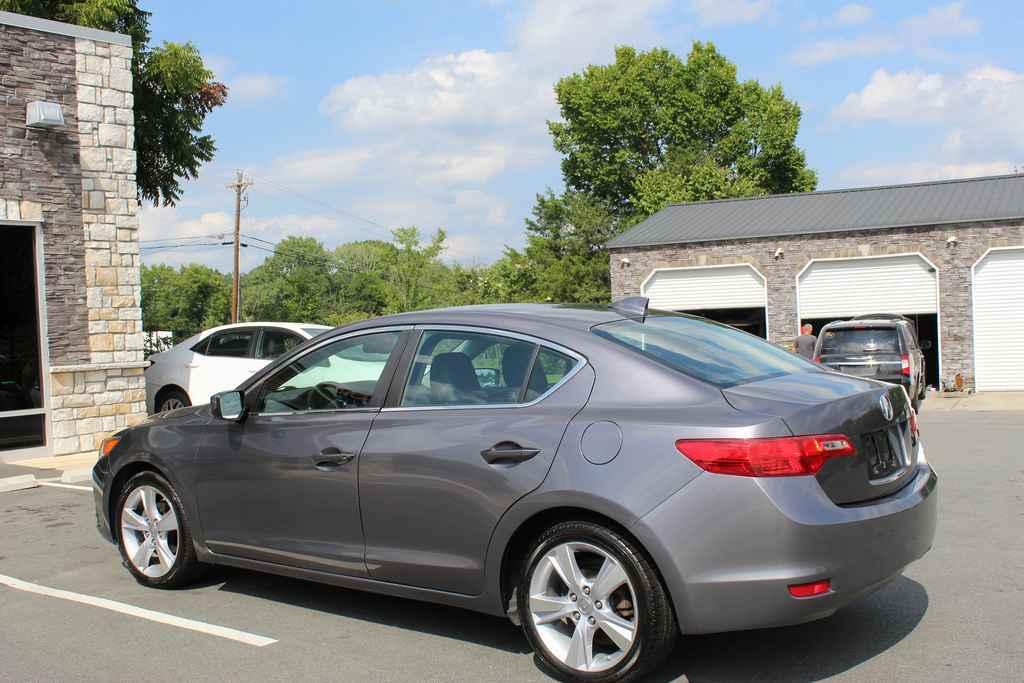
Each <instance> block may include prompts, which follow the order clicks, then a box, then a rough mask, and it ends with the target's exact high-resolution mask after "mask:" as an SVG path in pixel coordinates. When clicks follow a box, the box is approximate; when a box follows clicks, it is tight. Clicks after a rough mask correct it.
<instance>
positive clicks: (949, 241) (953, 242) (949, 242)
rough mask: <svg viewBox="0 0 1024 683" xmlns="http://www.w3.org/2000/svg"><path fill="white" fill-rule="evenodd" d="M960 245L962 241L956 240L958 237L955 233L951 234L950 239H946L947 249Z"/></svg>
mask: <svg viewBox="0 0 1024 683" xmlns="http://www.w3.org/2000/svg"><path fill="white" fill-rule="evenodd" d="M959 243H960V240H958V239H957V238H956V235H954V234H953V233H950V234H949V237H947V238H946V246H947V247H955V246H956V245H957V244H959Z"/></svg>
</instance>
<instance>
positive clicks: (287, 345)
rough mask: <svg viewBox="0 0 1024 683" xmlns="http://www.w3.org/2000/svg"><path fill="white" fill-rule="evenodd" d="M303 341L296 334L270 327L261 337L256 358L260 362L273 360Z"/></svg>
mask: <svg viewBox="0 0 1024 683" xmlns="http://www.w3.org/2000/svg"><path fill="white" fill-rule="evenodd" d="M303 341H304V340H303V339H302V337H300V336H299V335H297V334H295V333H294V332H289V331H288V330H281V329H277V328H273V327H269V328H267V329H265V330H263V334H262V335H260V343H259V345H258V346H257V348H256V357H257V358H259V359H260V360H273V359H275V358H278V357H279V356H283V355H284V354H286V353H288V352H289V351H291V350H292V349H294V348H295V347H296V346H298V345H299V344H301V343H302V342H303Z"/></svg>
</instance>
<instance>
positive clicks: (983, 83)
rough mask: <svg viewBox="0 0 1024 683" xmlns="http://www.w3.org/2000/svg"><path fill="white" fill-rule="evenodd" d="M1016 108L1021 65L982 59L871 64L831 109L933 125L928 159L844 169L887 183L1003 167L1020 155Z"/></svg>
mask: <svg viewBox="0 0 1024 683" xmlns="http://www.w3.org/2000/svg"><path fill="white" fill-rule="evenodd" d="M1021 111H1024V72H1019V71H1013V70H1010V69H1004V68H1001V67H997V66H992V65H987V66H982V67H979V68H976V69H972V70H970V71H967V72H965V73H963V74H942V73H928V72H925V71H921V70H910V71H895V72H890V71H888V70H886V69H878V70H877V71H875V72H874V73H873V74H872V75H871V78H870V80H869V81H868V83H867V84H866V85H865V86H864V87H863V88H862V89H861V90H858V91H856V92H852V93H850V94H849V95H847V96H846V98H845V99H844V100H843V102H842V103H841V104H840V105H839V106H838V107H836V109H835V110H834V111H833V114H832V115H833V118H834V119H836V120H838V121H845V122H851V123H860V122H885V123H892V124H897V125H909V126H915V127H921V126H922V125H928V126H931V127H932V128H934V129H937V131H938V133H937V136H936V137H937V139H938V140H939V142H938V143H937V144H935V145H934V152H933V155H934V158H932V159H929V160H927V161H916V162H908V163H897V164H879V165H873V164H864V165H860V166H854V167H851V168H850V169H847V171H846V172H844V176H845V177H848V178H851V179H856V180H862V181H865V182H891V181H902V180H934V179H937V178H951V177H964V176H978V175H994V174H1000V173H1009V172H1011V171H1012V170H1013V169H1014V167H1015V166H1019V165H1020V161H1021V160H1022V159H1024V118H1022V117H1021V116H1020V112H1021ZM1007 157H1009V159H1008V158H1007ZM1013 159H1017V161H1016V162H1014V161H1013Z"/></svg>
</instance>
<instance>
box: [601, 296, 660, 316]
mask: <svg viewBox="0 0 1024 683" xmlns="http://www.w3.org/2000/svg"><path fill="white" fill-rule="evenodd" d="M650 302H651V300H650V299H648V298H647V297H645V296H628V297H626V298H625V299H619V300H618V301H613V302H612V303H611V305H610V306H608V308H610V309H611V310H613V311H615V312H616V313H621V314H622V315H624V316H626V317H627V318H640V322H643V321H644V320H645V319H646V318H647V304H649V303H650Z"/></svg>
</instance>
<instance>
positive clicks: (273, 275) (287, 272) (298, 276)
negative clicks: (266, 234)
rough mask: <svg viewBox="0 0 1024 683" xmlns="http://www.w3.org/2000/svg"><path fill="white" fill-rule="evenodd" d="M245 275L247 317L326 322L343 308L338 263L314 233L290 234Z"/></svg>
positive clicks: (243, 309) (245, 312) (251, 318)
mask: <svg viewBox="0 0 1024 683" xmlns="http://www.w3.org/2000/svg"><path fill="white" fill-rule="evenodd" d="M275 252H276V253H274V254H273V255H271V256H269V257H268V258H267V259H266V260H265V261H264V262H263V263H262V264H260V265H259V266H257V267H256V268H253V269H252V270H251V271H249V272H248V273H246V274H245V275H244V277H243V278H242V284H241V287H242V311H243V313H244V317H245V318H246V319H247V320H273V321H279V322H303V323H324V322H327V321H328V320H329V319H330V316H331V315H332V314H333V313H336V312H338V311H339V310H340V306H339V283H338V267H337V263H336V261H335V259H334V258H333V256H332V255H331V254H330V253H329V252H328V251H327V250H326V249H324V246H323V245H322V244H321V243H320V242H319V241H317V240H316V239H314V238H312V237H287V238H285V239H283V240H281V241H280V242H278V244H277V246H276V247H275Z"/></svg>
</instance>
